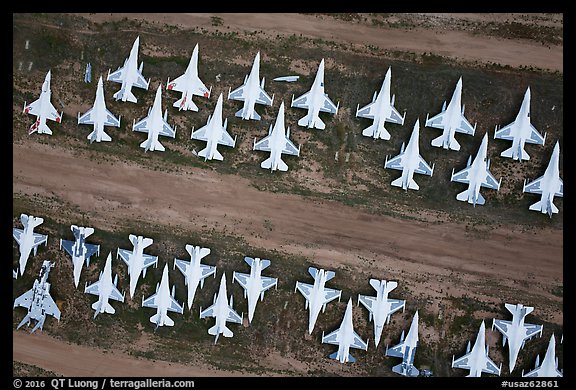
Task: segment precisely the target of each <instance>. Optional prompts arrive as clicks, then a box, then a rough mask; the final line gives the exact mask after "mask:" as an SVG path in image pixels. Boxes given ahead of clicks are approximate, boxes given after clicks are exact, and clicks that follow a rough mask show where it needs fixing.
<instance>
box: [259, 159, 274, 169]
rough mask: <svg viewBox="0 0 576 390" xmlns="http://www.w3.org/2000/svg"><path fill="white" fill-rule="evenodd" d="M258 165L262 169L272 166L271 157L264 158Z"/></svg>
mask: <svg viewBox="0 0 576 390" xmlns="http://www.w3.org/2000/svg"><path fill="white" fill-rule="evenodd" d="M260 167H261V168H264V169H270V168H272V157H268V158H267V159H266V160H264V161H262V162H261V163H260Z"/></svg>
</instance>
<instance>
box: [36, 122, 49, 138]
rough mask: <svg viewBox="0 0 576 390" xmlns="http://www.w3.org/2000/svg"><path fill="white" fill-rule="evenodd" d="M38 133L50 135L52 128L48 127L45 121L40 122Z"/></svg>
mask: <svg viewBox="0 0 576 390" xmlns="http://www.w3.org/2000/svg"><path fill="white" fill-rule="evenodd" d="M38 134H48V135H52V130H50V128H49V127H48V125H47V124H46V123H41V124H40V126H39V128H38Z"/></svg>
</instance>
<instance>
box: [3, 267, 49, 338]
mask: <svg viewBox="0 0 576 390" xmlns="http://www.w3.org/2000/svg"><path fill="white" fill-rule="evenodd" d="M52 267H54V263H51V262H50V260H44V262H43V263H42V268H41V269H40V276H39V277H38V279H36V280H35V281H34V286H33V287H32V288H31V289H30V290H28V291H26V292H25V293H24V294H22V295H20V296H19V297H18V298H16V300H15V301H14V308H16V307H18V306H21V307H25V308H26V309H28V314H26V316H25V317H24V319H22V321H20V324H18V327H17V328H16V329H20V327H21V326H22V325H24V324H26V325H30V321H31V320H35V321H38V323H37V324H36V326H34V328H32V331H31V332H30V333H34V332H35V331H36V329H38V328H40V330H42V327H43V326H44V321H46V315H51V316H54V318H56V319H57V320H58V321H60V309H58V306H57V305H56V303H55V302H54V299H52V297H51V296H50V283H48V274H49V273H50V269H51V268H52Z"/></svg>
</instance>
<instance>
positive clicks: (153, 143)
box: [132, 85, 176, 152]
mask: <svg viewBox="0 0 576 390" xmlns="http://www.w3.org/2000/svg"><path fill="white" fill-rule="evenodd" d="M167 121H168V109H166V110H164V117H162V85H159V86H158V89H157V90H156V97H155V98H154V104H153V105H152V107H151V108H150V109H148V116H147V117H145V118H143V119H141V120H140V121H138V123H136V120H134V122H133V123H132V131H140V132H143V133H148V138H147V139H146V141H144V142H142V143H141V144H140V147H141V148H144V152H147V151H149V150H151V151H155V150H158V151H159V152H163V151H164V150H165V148H164V145H162V144H161V143H160V141H158V137H159V136H161V135H163V136H166V137H171V138H175V137H176V129H175V128H172V126H170V125H169V124H168V122H167Z"/></svg>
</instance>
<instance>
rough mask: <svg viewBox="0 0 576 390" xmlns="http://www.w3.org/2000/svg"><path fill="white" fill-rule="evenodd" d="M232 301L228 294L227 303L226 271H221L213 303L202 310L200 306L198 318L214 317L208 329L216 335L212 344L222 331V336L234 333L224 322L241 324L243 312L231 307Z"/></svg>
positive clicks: (230, 335) (209, 332)
mask: <svg viewBox="0 0 576 390" xmlns="http://www.w3.org/2000/svg"><path fill="white" fill-rule="evenodd" d="M233 301H234V299H233V296H232V294H230V304H228V297H227V296H226V273H223V274H222V279H220V289H219V290H218V294H214V303H213V304H212V306H210V307H209V308H207V309H204V310H202V308H200V318H205V317H214V318H215V319H216V324H215V325H214V326H213V327H211V328H210V329H208V334H211V335H213V336H216V339H215V340H214V344H216V342H217V341H218V336H219V335H220V333H222V334H223V335H224V337H232V336H233V335H234V333H232V331H231V330H230V329H228V328H227V327H226V322H235V323H237V324H241V323H242V321H243V320H244V314H242V315H238V313H236V311H235V310H234V308H233V307H232V303H233Z"/></svg>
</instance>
